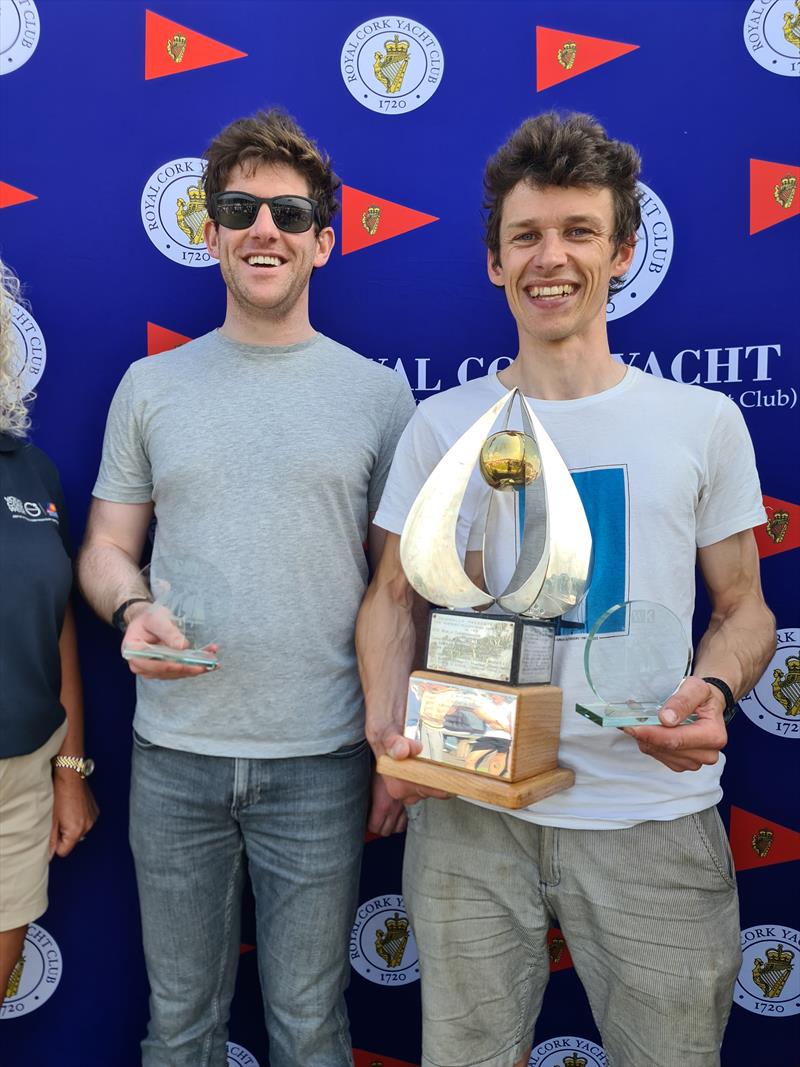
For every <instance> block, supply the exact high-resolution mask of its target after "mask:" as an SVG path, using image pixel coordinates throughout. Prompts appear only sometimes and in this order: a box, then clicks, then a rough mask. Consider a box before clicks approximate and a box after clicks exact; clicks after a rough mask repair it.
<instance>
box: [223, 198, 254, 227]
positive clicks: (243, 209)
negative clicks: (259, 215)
mask: <svg viewBox="0 0 800 1067" xmlns="http://www.w3.org/2000/svg"><path fill="white" fill-rule="evenodd" d="M258 207H259V205H258V204H257V203H256V201H255V200H251V199H250V198H249V197H244V196H231V197H227V196H225V197H222V196H221V197H219V199H218V200H217V222H218V223H219V224H220V225H221V226H227V227H228V229H229V230H246V229H247V227H248V226H252V225H253V222H254V221H255V217H256V212H257V210H258Z"/></svg>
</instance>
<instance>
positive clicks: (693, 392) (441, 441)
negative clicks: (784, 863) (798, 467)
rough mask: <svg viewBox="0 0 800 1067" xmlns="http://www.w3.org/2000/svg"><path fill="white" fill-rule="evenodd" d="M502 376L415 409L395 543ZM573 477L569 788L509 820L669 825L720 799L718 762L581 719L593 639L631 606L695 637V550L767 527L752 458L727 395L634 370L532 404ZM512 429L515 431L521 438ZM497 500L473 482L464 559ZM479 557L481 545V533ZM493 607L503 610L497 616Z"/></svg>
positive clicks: (564, 642) (504, 539)
mask: <svg viewBox="0 0 800 1067" xmlns="http://www.w3.org/2000/svg"><path fill="white" fill-rule="evenodd" d="M506 392H507V390H506V388H505V386H503V385H502V383H501V382H500V381H499V380H498V378H497V376H496V375H489V376H488V377H485V378H480V379H476V380H474V381H472V382H468V383H467V384H466V385H462V386H458V387H456V388H454V389H450V390H448V391H447V392H444V393H439V394H437V395H436V396H432V397H430V398H429V399H427V400H425V401H424V402H423V403H422V404H420V406H419V407H418V408H417V411H416V413H415V415H414V417H413V418H412V420H411V422H410V423H409V424H408V426H407V427H406V429H405V431H404V433H403V435H402V437H401V439H400V442H399V444H398V447H397V452H396V453H395V458H394V463H393V465H392V469H391V472H390V474H389V478H388V480H387V483H386V489H385V491H384V494H383V497H382V499H381V504H380V508H379V509H378V513H377V515H376V517H375V521H376V523H377V525H378V526H381V527H382V528H384V529H386V530H389V531H391V532H394V533H400V532H402V529H403V524H404V522H405V519H406V516H407V514H408V512H409V510H410V508H411V505H412V504H413V502H414V499H415V498H416V496H417V493H418V492H419V490H420V488H421V487H422V485H423V483H424V482H425V480H426V479H427V477H428V475H429V474H430V472H431V471H432V469H433V468H434V466H435V465H436V464H437V463H438V461H439V460H440V459H441V457H442V456H443V455H444V453H445V452H446V451H447V450H448V449H449V448H450V447H451V445H452V444H453V443H454V442H455V441H456V440H457V438H458V437H459V436H460V435H461V434H462V433H463V432H464V431H465V430H466V429H467V428H468V427H469V426H471V425H472V423H473V422H475V420H476V419H477V418H478V416H480V415H482V414H483V413H484V412H486V411H487V410H488V409H489V407H491V405H492V404H493V403H495V402H496V401H497V400H498V399H499V398H500V397H501V396H503V395H504V393H506ZM529 403H530V404H531V406H532V408H533V410H534V411H535V412H536V414H537V416H538V417H539V418H540V419H541V421H542V423H543V425H544V427H545V429H546V430H547V432H548V434H549V435H550V436H551V438H552V439H553V442H554V444H555V446H556V448H557V449H558V450H559V452H560V454H561V456H562V458H563V459H564V462H565V463H566V464H567V466H568V467H569V469H570V471H571V473H572V476H573V479H574V480H575V483H576V486H577V488H578V491H579V493H580V495H581V499H582V501H583V505H584V509H585V510H586V514H587V517H588V519H589V524H590V526H591V530H592V539H593V545H594V570H593V575H592V584H591V587H590V590H589V593H588V595H587V597H586V600H585V601H584V602H583V605H582V606H581V609H579V618H580V619H581V626H580V628H579V629H577V630H575V629H571V630H565V632H564V633H563V634H560V635H559V636H558V637H557V638H556V647H555V655H554V661H553V684H555V685H559V686H561V688H562V689H563V691H564V703H563V711H562V720H561V742H560V748H559V763H560V764H561V765H562V766H564V767H569V768H571V769H572V770H574V771H575V785H574V786H573V787H572V788H571V789H568V790H565V791H563V792H561V793H557V794H555V795H554V796H551V797H548V798H546V799H545V800H541V801H539V802H538V803H537V804H535V805H533V806H532V807H530V808H527V809H524V810H522V811H520V812H516V811H515V812H513V814H514V815H518V816H519V817H520V818H523V819H528V820H529V821H531V822H535V823H539V824H541V825H545V826H566V827H577V828H586V829H592V828H594V829H599V828H608V829H614V828H621V827H624V826H631V825H633V824H634V823H636V822H641V821H644V820H648V819H673V818H678V817H680V816H682V815H687V814H689V813H691V812H695V811H702V810H703V809H705V808H707V807H709V806H711V805H712V804H715V803H717V801H718V800H719V799H720V797H721V796H722V790H721V788H720V777H721V774H722V769H723V766H724V757H720V760H719V762H718V763H717V764H716V765H715V766H713V767H703V768H702V769H701V770H699V771H695V772H693V773H686V774H677V773H675V772H674V771H671V770H669V769H668V768H667V767H665V766H664V765H663V764H662V763H659V762H658V761H657V760H655V759H653V758H652V757H650V756H645V755H642V754H641V753H640V752H639V749H638V747H637V745H636V743H635V741H634V740H633V739H632V738H630V737H628V736H627V735H626V734H623V733H622V732H621V731H619V730H615V729H609V728H601V727H599V726H596V725H595V724H593V723H591V722H589V721H588V720H587V719H585V718H583V717H582V716H580V715H578V714H577V713H576V711H575V710H574V709H575V704H576V701H590V702H591V701H596V699H597V698H596V697H595V696H594V694H593V693H592V691H591V689H590V687H589V684H588V682H587V681H586V677H585V674H584V669H583V651H584V646H585V640H586V632H587V630H588V629H590V628H591V626H592V624H593V623H594V621H595V620H596V619H597V618H598V617H599V616H600V614H601V613H602V612H603V611H605V610H606V609H607V608H609V607H611V606H612V605H614V604H618V603H621V602H623V601H625V600H650V601H655V602H657V603H660V604H664V605H665V606H666V607H668V608H669V609H670V610H671V611H673V612H674V613H675V614H676V615H677V616H678V618H679V619H680V620H681V622H682V623H683V626H684V629H685V631H686V633H687V634H689V635H690V634H691V632H692V631H691V624H692V615H693V612H694V600H695V562H696V550H697V549H698V548H703V547H705V546H707V545H711V544H714V543H715V542H717V541H721V540H723V539H724V538H726V537H729V536H731V535H732V534H734V533H738V532H740V531H741V530H747V529H750V528H751V527H753V526H758V525H760V524H761V523H763V522H765V521H766V515H765V512H764V508H763V504H762V498H761V490H760V486H759V481H758V475H757V473H756V469H755V460H754V456H753V448H752V444H751V442H750V438H749V435H748V432H747V429H746V427H745V424H744V420H743V418H742V415H741V413H740V411H739V409H738V408H737V407H736V405H735V404H734V403H733V402H732V401H731V400H729V399H728V398H727V397H725V396H724V395H722V394H720V393H714V392H712V391H710V390H706V389H702V388H700V387H698V386H693V385H681V384H678V383H676V382H673V381H669V380H666V379H663V378H656V377H653V376H652V375H649V374H645V373H643V372H642V371H639V370H637V369H635V368H628V370H627V372H626V374H625V377H624V378H623V379H622V381H621V382H619V383H618V384H617V385H616V386H614V387H613V388H612V389H608V390H606V391H605V392H602V393H598V394H596V395H594V396H588V397H582V398H581V399H579V400H564V401H544V400H537V399H529ZM514 422H515V420H514V419H512V422H511V426H512V428H520V427H519V425H518V424H517V425H516V426H515V425H514ZM489 492H490V490H489V489H488V487H487V486H486V485H485V483H484V482H483V479H482V478H481V476H480V473H479V472H478V471H477V469H476V470H475V471H474V472H473V476H472V478H471V480H470V483H469V486H468V488H467V493H466V496H465V498H464V504H463V506H462V509H461V513H460V516H459V526H458V532H457V540H458V544H459V548H460V550H461V551H463V550H465V548H466V547H467V544H468V542H470V530H471V529H472V528H473V526H475V528H477V527H478V526H479V525H482V523H483V521H484V516H485V512H486V504H487V498H488V494H489ZM514 496H515V494H512V493H498V494H496V498H495V501H494V504H493V507H492V513H493V516H495V517H494V518H493V520H492V521H493V524H494V523H495V522H496V524H497V525H496V528H495V533H494V537H493V540H494V543H495V544H498V543H499V544H501V545H503V546H508V550H507V552H506V553H496V557H500V558H494V559H493V560H492V559H490V560H489V561H488V563H487V571H488V573H487V577H488V579H489V588H490V589H498V588H499V589H502V588H504V586H505V582H506V581H507V580H508V578H509V577H510V575H511V573H512V571H513V567H514V551H513V545H514V528H513V508H514ZM470 544H471V547H477V544H478V542H477V539H476V538H475V534H474V531H473V537H472V541H471V542H470ZM493 610H497V609H493Z"/></svg>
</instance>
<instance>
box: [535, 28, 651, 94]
mask: <svg viewBox="0 0 800 1067" xmlns="http://www.w3.org/2000/svg"><path fill="white" fill-rule="evenodd" d="M638 47H639V46H638V44H625V43H623V42H622V41H607V40H605V39H604V38H602V37H589V36H587V35H586V34H582V33H573V32H572V31H570V30H555V29H551V28H550V27H548V26H537V27H536V91H537V92H539V93H540V92H542V90H543V89H550V88H551V87H552V86H553V85H559V84H560V83H561V82H565V81H568V79H570V78H575V77H577V75H579V74H585V73H586V72H587V71H589V70H594V68H595V67H601V66H603V65H604V64H605V63H610V62H611V61H612V60H614V59H619V58H620V56H625V55H628V53H629V52H635V51H636V49H637V48H638Z"/></svg>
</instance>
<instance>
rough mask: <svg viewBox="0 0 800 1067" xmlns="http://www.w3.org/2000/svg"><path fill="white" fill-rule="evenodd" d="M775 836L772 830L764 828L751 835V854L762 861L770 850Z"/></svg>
mask: <svg viewBox="0 0 800 1067" xmlns="http://www.w3.org/2000/svg"><path fill="white" fill-rule="evenodd" d="M774 836H775V834H774V833H773V832H772V830H768V829H767V828H766V826H762V828H761V829H760V830H758V831H757V832H756V833H754V834H753V852H755V854H756V855H757V856H758V857H759V858H760V859H762V860H763V859H764V857H765V856H766V854H767V853H768V852H769V850H770V848H772V839H773V837H774Z"/></svg>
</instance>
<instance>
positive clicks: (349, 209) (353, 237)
mask: <svg viewBox="0 0 800 1067" xmlns="http://www.w3.org/2000/svg"><path fill="white" fill-rule="evenodd" d="M438 221H439V220H438V219H437V217H436V215H428V214H426V213H425V212H424V211H416V210H415V209H414V208H410V207H405V206H404V205H403V204H396V203H394V202H393V201H392V200H384V199H383V198H382V197H379V196H375V195H374V193H367V192H364V191H363V190H362V189H354V188H353V186H351V185H343V186H342V255H343V256H346V255H349V254H350V253H351V252H358V251H359V250H360V249H362V248H368V247H369V246H370V245H377V244H380V243H381V242H382V241H388V240H389V238H390V237H399V236H400V235H401V234H403V233H409V232H410V231H411V230H417V229H419V228H420V227H421V226H427V225H428V224H429V223H431V222H438Z"/></svg>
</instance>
